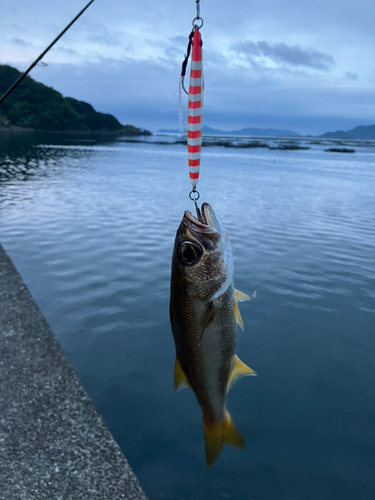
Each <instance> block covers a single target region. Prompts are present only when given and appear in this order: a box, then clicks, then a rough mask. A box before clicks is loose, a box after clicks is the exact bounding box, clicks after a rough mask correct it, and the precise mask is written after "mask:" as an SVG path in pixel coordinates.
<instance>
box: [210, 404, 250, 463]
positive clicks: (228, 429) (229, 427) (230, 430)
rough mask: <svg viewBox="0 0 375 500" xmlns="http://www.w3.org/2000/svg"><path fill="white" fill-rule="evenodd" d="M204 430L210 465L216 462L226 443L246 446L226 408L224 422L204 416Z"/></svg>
mask: <svg viewBox="0 0 375 500" xmlns="http://www.w3.org/2000/svg"><path fill="white" fill-rule="evenodd" d="M203 432H204V444H205V450H206V463H207V465H208V466H209V467H211V466H212V465H213V464H214V463H215V462H216V460H217V458H218V457H219V455H220V452H221V449H222V448H223V446H224V444H228V445H229V446H234V447H235V448H245V441H244V439H243V437H242V436H241V434H240V433H239V432H238V430H237V429H236V428H235V426H234V424H233V422H232V419H231V416H230V415H229V413H228V412H227V411H226V410H225V416H224V421H223V422H212V421H211V420H209V419H205V418H204V417H203Z"/></svg>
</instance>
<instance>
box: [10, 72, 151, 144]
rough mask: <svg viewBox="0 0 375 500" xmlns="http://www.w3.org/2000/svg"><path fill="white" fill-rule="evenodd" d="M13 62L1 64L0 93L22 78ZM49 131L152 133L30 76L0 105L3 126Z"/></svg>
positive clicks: (23, 129) (15, 128)
mask: <svg viewBox="0 0 375 500" xmlns="http://www.w3.org/2000/svg"><path fill="white" fill-rule="evenodd" d="M20 75H21V73H20V72H19V71H18V70H17V69H16V68H13V67H12V66H8V65H5V64H1V65H0V95H2V94H3V93H4V92H5V91H6V90H7V89H8V88H9V87H10V86H11V85H12V84H13V82H15V81H16V80H17V78H19V76H20ZM1 129H2V130H20V131H32V130H40V131H50V132H79V133H92V132H110V133H122V134H124V135H151V132H148V131H147V130H142V129H139V128H138V127H134V126H133V125H122V124H121V123H120V122H119V121H118V120H117V118H115V117H114V116H113V115H110V114H108V113H100V112H98V111H96V110H95V109H94V108H93V106H91V104H89V103H87V102H84V101H79V100H77V99H74V98H73V97H63V95H62V94H61V93H60V92H58V91H57V90H55V89H53V88H52V87H48V86H46V85H44V84H42V83H40V82H37V81H35V80H34V79H33V78H31V77H29V76H27V77H26V78H25V79H24V80H23V81H22V82H21V83H20V84H19V86H18V87H17V88H16V89H15V90H14V91H13V92H12V93H11V94H10V95H9V97H8V98H7V99H6V100H5V101H4V102H3V103H2V104H1V106H0V130H1Z"/></svg>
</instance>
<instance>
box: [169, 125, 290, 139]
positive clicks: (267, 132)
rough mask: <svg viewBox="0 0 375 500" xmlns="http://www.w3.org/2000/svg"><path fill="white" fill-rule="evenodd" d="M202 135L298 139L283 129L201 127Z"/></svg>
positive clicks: (175, 130)
mask: <svg viewBox="0 0 375 500" xmlns="http://www.w3.org/2000/svg"><path fill="white" fill-rule="evenodd" d="M202 132H203V134H205V135H236V136H239V135H247V136H252V137H299V136H300V135H299V134H297V132H294V131H293V130H284V129H275V128H253V127H248V128H242V129H241V130H230V131H227V132H225V131H223V130H218V129H215V128H211V127H207V126H206V125H203V129H202ZM178 133H179V131H178V130H177V129H173V130H168V129H164V128H163V129H161V130H159V134H178Z"/></svg>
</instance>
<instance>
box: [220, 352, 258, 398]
mask: <svg viewBox="0 0 375 500" xmlns="http://www.w3.org/2000/svg"><path fill="white" fill-rule="evenodd" d="M248 375H253V376H254V375H256V372H255V371H254V370H252V369H251V368H250V367H249V366H247V365H245V363H244V362H243V361H241V360H240V358H239V357H238V356H236V355H234V363H233V367H232V371H231V372H230V375H229V380H228V386H227V391H229V389H230V388H231V387H232V385H233V384H234V383H235V381H236V380H238V379H239V378H241V377H246V376H248Z"/></svg>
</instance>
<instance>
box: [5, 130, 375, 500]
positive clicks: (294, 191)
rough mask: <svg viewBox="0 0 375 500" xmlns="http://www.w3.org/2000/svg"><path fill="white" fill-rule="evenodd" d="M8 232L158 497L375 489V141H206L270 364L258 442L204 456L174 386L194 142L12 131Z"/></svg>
mask: <svg viewBox="0 0 375 500" xmlns="http://www.w3.org/2000/svg"><path fill="white" fill-rule="evenodd" d="M0 140H1V141H2V142H0V147H1V154H0V179H1V181H0V241H1V243H2V244H3V246H4V247H5V249H6V251H7V252H8V253H9V255H10V256H11V258H12V259H13V261H14V263H15V264H16V266H17V268H18V270H19V271H20V273H21V275H22V277H23V278H24V280H25V282H26V284H27V285H28V287H29V288H30V290H31V292H32V294H33V296H34V297H35V299H36V301H37V302H38V304H39V306H40V308H41V309H42V311H43V313H44V315H45V316H46V318H47V320H48V321H49V323H50V325H51V326H52V329H53V330H54V332H55V334H56V335H57V337H58V339H59V341H60V342H61V344H62V346H63V348H64V350H65V352H66V354H67V355H68V357H69V359H70V361H71V362H72V364H73V366H74V368H75V369H76V371H77V373H78V375H79V376H80V378H81V380H82V382H83V385H84V386H85V388H86V390H87V391H88V393H89V395H90V396H91V398H92V399H93V401H94V403H95V405H96V407H97V409H98V410H99V412H100V413H101V414H102V415H103V417H104V419H105V421H106V423H107V425H108V427H109V429H110V430H111V432H112V433H113V435H114V437H115V439H116V440H117V441H118V443H119V444H120V446H121V447H122V449H123V451H124V453H125V455H126V457H127V458H128V459H129V461H130V464H131V465H132V467H133V469H134V471H135V472H136V474H137V475H138V477H139V479H140V481H141V483H142V485H143V487H144V489H145V491H146V493H147V494H148V496H149V497H150V499H151V500H157V499H168V498H170V499H176V500H177V499H185V500H217V499H235V500H245V499H246V500H270V499H274V500H279V499H280V500H281V499H283V500H349V499H350V500H351V499H353V500H361V499H364V500H367V499H369V500H370V499H371V500H372V499H373V498H375V370H374V365H375V149H374V148H357V152H356V153H355V154H338V153H325V152H323V149H324V148H323V147H322V146H313V148H312V149H310V150H306V151H272V150H265V149H251V150H238V149H230V148H222V147H210V148H205V149H204V150H203V160H202V164H203V165H202V174H201V180H200V183H199V191H200V192H201V200H202V201H208V202H209V203H210V204H211V205H212V206H213V208H214V209H215V210H216V213H217V214H218V215H219V217H220V218H221V220H222V222H223V223H224V225H225V226H226V228H227V229H228V231H229V234H230V236H231V240H232V246H233V252H234V259H235V282H236V288H238V289H239V290H241V291H244V292H247V293H249V294H251V293H252V292H253V291H254V290H257V297H256V300H254V301H252V302H248V303H244V304H241V313H242V317H243V319H244V323H245V332H239V333H238V344H237V353H238V355H239V356H240V358H241V359H242V360H243V361H244V362H245V363H246V364H248V365H249V366H251V367H252V368H253V369H254V370H256V371H257V372H258V374H259V376H258V377H248V378H244V379H242V380H240V381H239V382H237V383H236V384H235V386H234V387H233V388H232V389H231V391H230V393H229V395H228V409H229V411H230V413H231V415H232V418H233V421H234V422H235V424H236V426H237V428H238V429H239V431H240V432H241V433H242V434H243V435H244V437H245V439H246V449H245V450H237V449H233V448H229V447H225V448H224V450H223V452H222V454H221V456H220V458H219V460H218V462H217V463H216V464H215V466H214V467H213V468H212V469H208V468H207V467H206V465H205V458H204V444H203V433H202V424H201V421H202V414H201V409H200V407H199V406H198V404H197V402H196V400H195V397H194V395H193V394H192V393H191V392H190V391H188V390H185V391H181V392H178V393H175V392H174V390H173V384H172V381H173V365H174V344H173V339H172V334H171V330H170V325H169V312H168V307H169V279H170V261H171V253H172V248H173V242H174V237H175V232H176V230H177V227H178V225H179V223H180V220H181V218H182V215H183V211H184V210H185V209H190V210H192V209H193V204H192V202H191V201H190V200H189V199H188V196H187V195H188V192H189V180H188V177H187V166H186V163H187V152H186V147H184V146H182V145H171V146H167V145H155V144H141V143H139V144H137V143H127V142H124V141H115V142H102V143H91V142H85V141H82V140H81V141H73V142H72V141H69V140H68V139H58V138H55V139H48V140H47V139H43V138H40V139H39V140H38V139H32V138H24V139H22V140H18V139H17V138H13V139H11V138H8V139H5V138H4V137H3V138H2V139H0Z"/></svg>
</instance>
